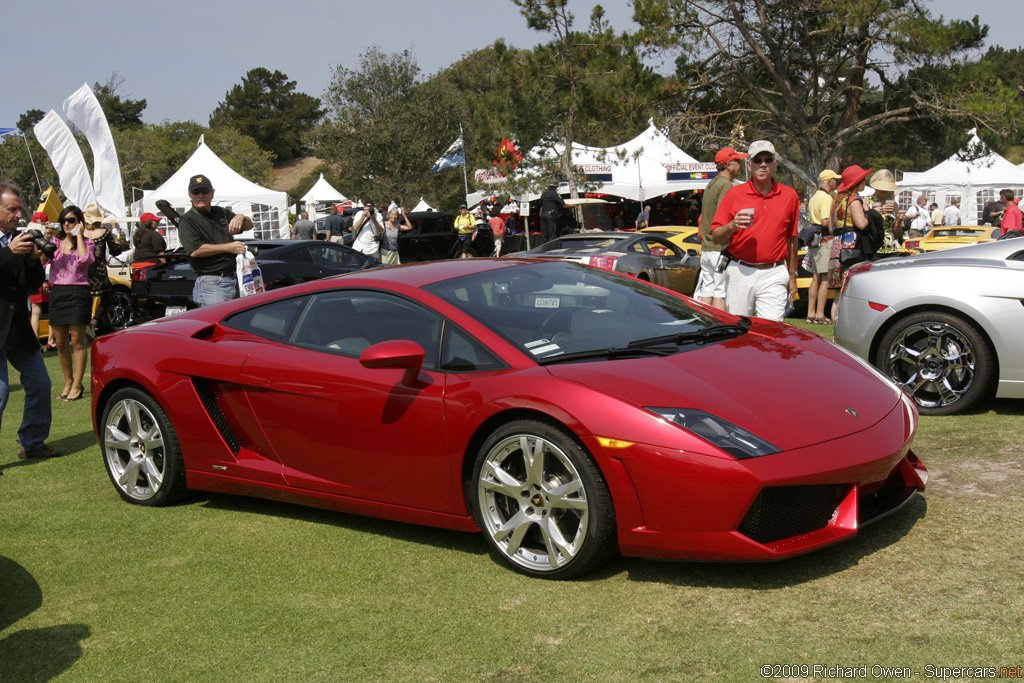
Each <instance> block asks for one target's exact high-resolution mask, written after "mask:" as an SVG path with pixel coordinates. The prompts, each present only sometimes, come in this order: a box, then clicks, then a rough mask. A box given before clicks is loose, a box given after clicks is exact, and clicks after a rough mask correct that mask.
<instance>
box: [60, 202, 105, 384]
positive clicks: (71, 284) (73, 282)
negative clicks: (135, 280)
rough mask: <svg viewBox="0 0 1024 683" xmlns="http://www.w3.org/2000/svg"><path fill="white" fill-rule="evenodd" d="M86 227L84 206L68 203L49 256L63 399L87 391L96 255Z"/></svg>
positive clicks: (61, 214) (62, 212)
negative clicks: (91, 280) (92, 268)
mask: <svg viewBox="0 0 1024 683" xmlns="http://www.w3.org/2000/svg"><path fill="white" fill-rule="evenodd" d="M84 230H85V216H83V215H82V210H81V209H79V208H78V207H77V206H68V207H65V209H64V210H63V211H61V212H60V217H59V218H58V219H57V234H56V237H54V239H53V242H54V243H55V244H56V245H57V251H55V252H54V254H53V257H52V258H51V259H49V263H50V284H51V285H52V289H51V290H50V329H51V330H53V338H54V340H55V341H56V343H57V356H58V357H59V358H60V369H61V371H62V372H63V373H64V390H63V391H62V392H61V394H60V397H61V399H62V400H64V401H77V400H78V399H80V398H82V394H83V393H84V392H85V390H84V389H83V388H82V379H83V377H84V376H85V360H86V358H85V357H86V350H87V349H86V343H87V342H86V336H85V328H86V326H87V325H88V324H89V319H90V318H91V317H92V315H91V314H92V297H91V296H90V295H89V264H90V263H92V262H93V260H94V259H95V255H94V254H93V246H92V240H91V239H88V238H87V237H85V236H84V235H83V234H82V233H83V231H84ZM69 342H70V345H69ZM72 351H74V358H73V359H72Z"/></svg>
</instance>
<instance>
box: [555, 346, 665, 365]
mask: <svg viewBox="0 0 1024 683" xmlns="http://www.w3.org/2000/svg"><path fill="white" fill-rule="evenodd" d="M652 346H654V345H652ZM678 351H679V349H678V348H676V347H675V346H662V347H661V348H651V347H642V348H641V347H634V348H629V347H628V346H617V347H614V348H610V349H593V350H591V351H573V352H572V353H559V354H555V355H554V356H545V357H543V358H538V359H537V363H538V364H540V365H548V364H551V363H562V362H568V361H574V360H595V359H608V360H614V359H616V358H639V357H641V356H669V355H671V354H673V353H676V352H678Z"/></svg>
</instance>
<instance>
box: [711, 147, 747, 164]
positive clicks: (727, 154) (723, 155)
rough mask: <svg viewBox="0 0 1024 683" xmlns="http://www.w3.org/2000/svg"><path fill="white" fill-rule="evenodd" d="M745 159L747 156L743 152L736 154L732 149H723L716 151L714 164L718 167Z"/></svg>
mask: <svg viewBox="0 0 1024 683" xmlns="http://www.w3.org/2000/svg"><path fill="white" fill-rule="evenodd" d="M746 158H747V155H746V154H745V153H743V152H737V151H736V150H735V149H733V148H732V147H723V148H722V149H720V150H718V153H717V154H715V163H716V164H718V165H719V166H725V165H726V164H727V163H729V162H730V161H734V160H736V159H746Z"/></svg>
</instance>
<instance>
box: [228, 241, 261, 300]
mask: <svg viewBox="0 0 1024 683" xmlns="http://www.w3.org/2000/svg"><path fill="white" fill-rule="evenodd" d="M235 276H236V278H237V280H238V296H252V295H253V294H259V293H260V292H262V291H264V290H265V288H264V287H263V273H262V271H260V267H259V264H257V263H256V256H255V255H254V254H253V253H252V252H251V251H249V250H248V249H246V250H245V251H244V252H243V253H241V254H239V255H238V256H236V257H235Z"/></svg>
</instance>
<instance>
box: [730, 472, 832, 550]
mask: <svg viewBox="0 0 1024 683" xmlns="http://www.w3.org/2000/svg"><path fill="white" fill-rule="evenodd" d="M849 490H850V485H849V484H824V485H820V486H769V487H767V488H764V489H762V490H761V493H760V494H759V495H758V496H757V499H756V500H755V501H754V504H753V505H751V506H750V509H749V510H748V511H747V514H746V516H745V517H744V518H743V523H742V524H740V526H739V529H738V531H739V532H740V533H741V534H743V535H744V536H746V537H748V538H751V539H753V540H755V541H757V542H758V543H773V542H775V541H780V540H782V539H783V538H790V537H792V536H799V535H801V534H806V533H810V532H811V531H817V530H818V529H821V528H823V527H824V526H825V525H827V524H828V523H829V521H831V519H832V516H833V515H835V513H836V509H837V508H838V507H839V503H841V502H842V500H843V498H845V497H846V494H847V493H848V492H849Z"/></svg>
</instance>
